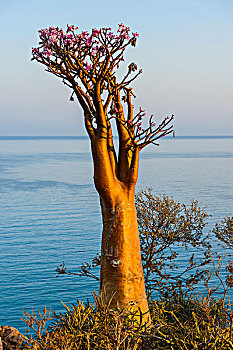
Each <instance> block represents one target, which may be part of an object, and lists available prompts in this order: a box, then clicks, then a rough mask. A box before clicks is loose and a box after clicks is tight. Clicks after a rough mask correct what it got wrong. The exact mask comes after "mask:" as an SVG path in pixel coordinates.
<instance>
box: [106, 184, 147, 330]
mask: <svg viewBox="0 0 233 350" xmlns="http://www.w3.org/2000/svg"><path fill="white" fill-rule="evenodd" d="M119 187H120V185H119ZM119 187H118V189H117V198H116V200H115V201H114V202H115V203H114V206H113V205H112V203H111V204H110V205H109V203H108V202H107V201H106V200H104V199H102V198H101V200H100V201H101V208H102V217H103V234H102V248H101V271H100V293H101V292H103V293H105V294H106V296H107V297H110V296H111V295H113V298H112V302H111V307H113V308H114V307H116V306H117V305H119V306H120V307H127V306H129V305H134V306H133V308H134V309H137V310H138V308H140V310H141V312H142V313H143V314H145V315H144V316H143V323H145V322H148V323H150V314H149V312H148V304H147V297H146V293H145V284H144V275H143V268H142V262H141V252H140V240H139V232H138V224H137V214H136V208H135V203H134V190H133V191H132V190H131V191H130V192H132V193H131V195H130V196H129V192H128V189H125V190H124V189H122V190H121V191H119ZM113 191H114V189H113ZM137 315H138V316H139V315H140V312H138V314H137Z"/></svg>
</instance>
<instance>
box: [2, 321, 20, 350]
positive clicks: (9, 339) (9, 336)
mask: <svg viewBox="0 0 233 350" xmlns="http://www.w3.org/2000/svg"><path fill="white" fill-rule="evenodd" d="M22 343H23V339H22V336H21V334H20V333H19V331H18V330H17V329H15V328H13V327H10V326H0V350H18V349H22V347H21V345H22Z"/></svg>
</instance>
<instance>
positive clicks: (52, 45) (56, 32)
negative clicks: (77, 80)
mask: <svg viewBox="0 0 233 350" xmlns="http://www.w3.org/2000/svg"><path fill="white" fill-rule="evenodd" d="M118 27H119V28H118V31H117V34H114V33H113V32H112V30H111V28H101V29H97V28H93V29H92V31H91V33H89V32H88V31H82V32H81V33H80V34H77V33H76V30H77V29H78V27H74V25H67V29H66V31H63V29H61V28H59V27H56V28H55V27H49V28H45V29H40V30H39V38H40V44H41V45H40V46H39V47H38V48H33V49H32V55H33V58H34V59H38V58H47V59H48V58H51V57H50V56H55V57H57V56H58V51H59V50H62V52H63V51H64V52H67V51H68V52H72V53H75V54H79V53H81V52H83V51H85V50H89V56H93V57H96V56H97V55H98V54H99V55H100V56H103V55H104V54H106V52H107V49H109V48H110V49H111V48H112V47H113V46H115V47H116V46H120V45H123V42H124V41H125V40H126V41H128V42H131V43H132V45H134V44H135V40H136V38H138V37H139V35H138V33H132V35H131V36H130V34H129V33H130V29H129V28H128V27H126V26H125V25H124V24H122V23H121V24H119V25H118ZM87 69H88V68H87ZM88 70H89V69H88Z"/></svg>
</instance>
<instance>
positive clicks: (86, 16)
mask: <svg viewBox="0 0 233 350" xmlns="http://www.w3.org/2000/svg"><path fill="white" fill-rule="evenodd" d="M67 23H69V24H74V25H75V26H78V27H79V28H80V29H81V30H91V28H94V27H97V28H99V27H112V28H113V29H114V30H116V29H117V24H119V23H124V24H126V25H127V26H129V27H130V28H131V29H132V30H133V31H134V32H135V31H136V32H138V33H139V34H140V38H139V40H138V43H137V46H136V48H130V50H129V53H128V54H127V57H126V58H127V60H126V63H128V64H129V63H130V62H132V61H133V62H135V63H136V64H137V65H138V67H139V68H142V69H143V74H141V75H140V76H139V78H138V79H137V81H136V82H135V83H134V85H133V88H134V91H135V93H136V95H137V98H136V99H135V106H136V107H138V106H141V107H142V108H143V109H145V110H146V112H147V114H148V115H150V114H153V115H154V116H155V120H157V121H159V120H161V119H162V118H163V117H164V116H166V115H171V114H174V115H175V122H174V126H175V130H176V135H179V136H187V135H233V1H232V0H134V1H133V0H117V1H116V0H112V1H110V0H98V1H96V0H88V1H83V0H82V1H80V0H69V1H61V0H56V1H55V0H40V1H32V0H0V33H1V35H0V41H1V55H0V136H10V135H12V136H14V135H36V136H38V135H44V136H48V135H51V136H60V135H65V136H79V135H85V134H86V132H85V129H84V126H83V116H82V110H81V109H80V107H79V105H78V103H77V102H70V101H69V97H70V95H71V91H70V90H69V88H68V87H65V86H64V85H63V84H62V82H61V80H60V79H59V78H57V77H54V76H53V75H51V74H49V73H47V72H45V67H44V66H42V65H40V64H39V63H37V62H36V61H33V62H31V61H30V58H31V49H32V47H36V46H37V44H38V34H37V33H38V30H39V29H40V28H46V27H49V26H59V27H63V28H65V27H66V24H67ZM126 69H127V67H126Z"/></svg>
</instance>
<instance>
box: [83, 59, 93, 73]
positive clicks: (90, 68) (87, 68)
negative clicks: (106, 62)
mask: <svg viewBox="0 0 233 350" xmlns="http://www.w3.org/2000/svg"><path fill="white" fill-rule="evenodd" d="M84 64H85V67H86V70H87V71H88V72H90V71H91V70H92V64H88V63H87V61H86V62H84Z"/></svg>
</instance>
